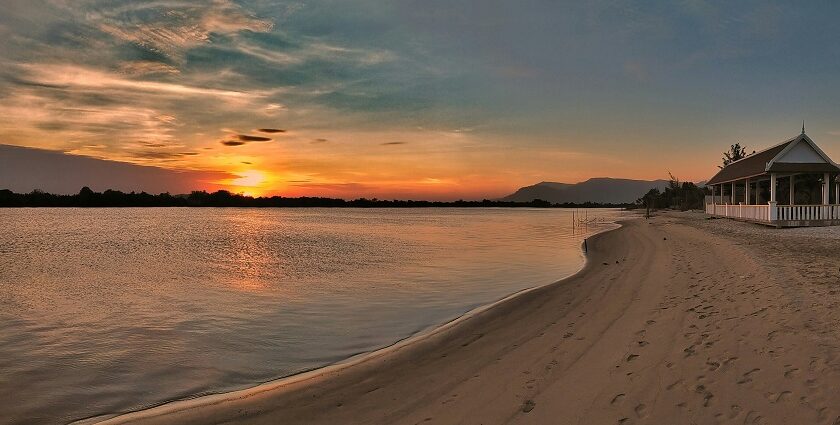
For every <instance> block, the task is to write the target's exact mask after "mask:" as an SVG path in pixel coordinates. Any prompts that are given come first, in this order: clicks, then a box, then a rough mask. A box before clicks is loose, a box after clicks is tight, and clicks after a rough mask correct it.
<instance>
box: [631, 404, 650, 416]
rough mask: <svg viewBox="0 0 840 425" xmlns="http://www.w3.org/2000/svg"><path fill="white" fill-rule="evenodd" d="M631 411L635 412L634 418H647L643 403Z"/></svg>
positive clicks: (645, 407)
mask: <svg viewBox="0 0 840 425" xmlns="http://www.w3.org/2000/svg"><path fill="white" fill-rule="evenodd" d="M633 410H635V411H636V416H638V417H639V418H644V417H645V416H647V406H645V405H644V403H642V404H639V405H638V406H636V408H635V409H633Z"/></svg>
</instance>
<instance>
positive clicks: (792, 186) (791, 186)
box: [789, 174, 796, 206]
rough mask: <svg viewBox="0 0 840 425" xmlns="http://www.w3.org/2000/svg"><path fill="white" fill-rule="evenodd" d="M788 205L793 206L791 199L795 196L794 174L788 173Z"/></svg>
mask: <svg viewBox="0 0 840 425" xmlns="http://www.w3.org/2000/svg"><path fill="white" fill-rule="evenodd" d="M789 192H790V205H791V206H793V201H794V199H795V198H796V175H794V174H791V175H790V190H789Z"/></svg>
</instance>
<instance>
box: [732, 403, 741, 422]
mask: <svg viewBox="0 0 840 425" xmlns="http://www.w3.org/2000/svg"><path fill="white" fill-rule="evenodd" d="M740 414H741V406H739V405H737V404H733V405H732V406H729V419H735V418H736V417H737V416H738V415H740Z"/></svg>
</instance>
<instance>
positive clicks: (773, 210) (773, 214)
mask: <svg viewBox="0 0 840 425" xmlns="http://www.w3.org/2000/svg"><path fill="white" fill-rule="evenodd" d="M767 207H768V208H769V209H770V211H768V221H771V222H773V221H778V220H779V209H778V208H777V207H776V201H770V202H768V203H767Z"/></svg>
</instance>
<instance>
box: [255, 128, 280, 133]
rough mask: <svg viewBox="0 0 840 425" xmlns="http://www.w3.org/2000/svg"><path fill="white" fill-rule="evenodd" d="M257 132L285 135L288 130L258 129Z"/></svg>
mask: <svg viewBox="0 0 840 425" xmlns="http://www.w3.org/2000/svg"><path fill="white" fill-rule="evenodd" d="M257 131H259V132H260V133H285V132H286V130H283V129H280V128H258V129H257Z"/></svg>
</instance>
